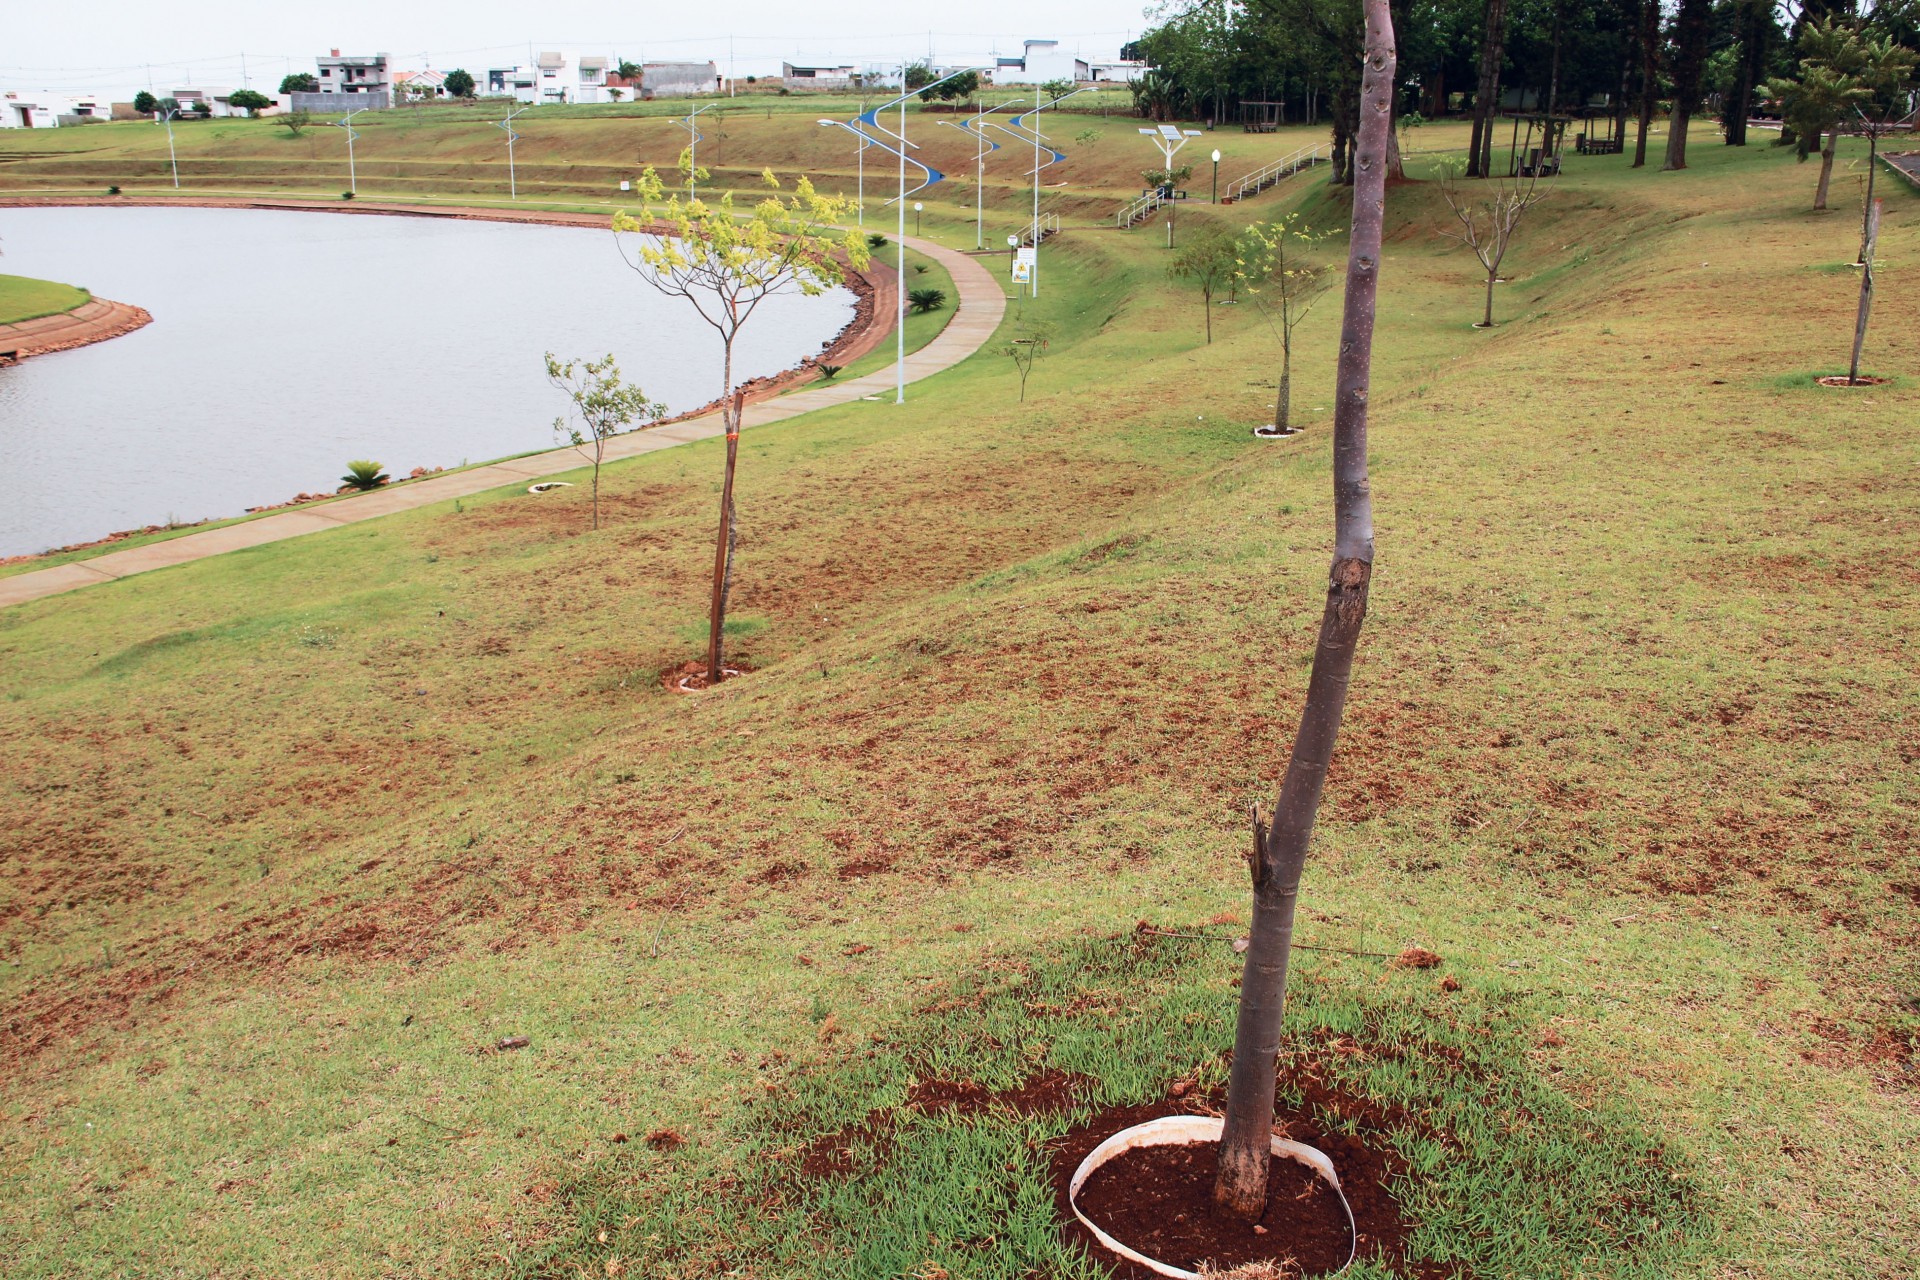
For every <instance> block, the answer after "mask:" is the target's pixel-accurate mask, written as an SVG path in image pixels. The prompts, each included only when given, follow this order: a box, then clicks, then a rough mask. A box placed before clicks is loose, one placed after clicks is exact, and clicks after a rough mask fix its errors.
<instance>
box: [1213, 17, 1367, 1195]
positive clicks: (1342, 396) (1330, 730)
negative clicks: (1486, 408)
mask: <svg viewBox="0 0 1920 1280" xmlns="http://www.w3.org/2000/svg"><path fill="white" fill-rule="evenodd" d="M1364 12H1365V16H1366V46H1365V48H1366V61H1365V64H1364V65H1365V70H1364V71H1363V73H1362V76H1361V82H1360V125H1359V129H1358V131H1357V133H1356V135H1355V138H1354V150H1355V158H1354V184H1353V221H1352V230H1351V232H1350V234H1349V237H1348V244H1347V286H1346V290H1347V291H1346V309H1345V313H1344V315H1343V317H1342V320H1341V327H1340V359H1339V365H1338V372H1337V377H1336V383H1337V386H1336V397H1335V401H1334V410H1333V472H1334V475H1333V502H1334V546H1333V566H1332V570H1331V572H1330V574H1329V575H1328V582H1327V601H1326V608H1325V611H1324V613H1323V614H1322V615H1321V620H1320V642H1319V646H1318V647H1317V648H1316V649H1315V651H1314V657H1313V671H1312V674H1311V675H1310V676H1309V677H1308V680H1307V701H1306V706H1305V708H1304V709H1303V710H1302V712H1301V716H1300V730H1299V733H1298V734H1297V735H1296V736H1295V738H1294V743H1293V754H1292V756H1291V757H1290V758H1289V759H1288V761H1287V770H1286V775H1285V777H1284V779H1283V780H1282V782H1281V784H1280V794H1279V798H1278V800H1277V802H1276V804H1275V807H1274V811H1273V821H1272V823H1271V825H1269V824H1267V823H1263V822H1261V821H1260V818H1259V815H1258V813H1257V811H1256V813H1255V815H1254V819H1253V850H1252V855H1251V857H1250V858H1249V865H1250V868H1251V870H1252V873H1253V926H1252V929H1251V930H1250V932H1249V935H1248V946H1247V956H1246V967H1245V969H1244V971H1243V972H1242V974H1241V980H1240V1017H1239V1025H1238V1028H1237V1030H1236V1032H1235V1035H1234V1048H1233V1077H1232V1081H1231V1083H1230V1084H1229V1086H1228V1090H1227V1111H1226V1119H1225V1124H1224V1127H1223V1129H1222V1132H1221V1135H1220V1164H1219V1169H1218V1172H1217V1173H1216V1175H1215V1179H1214V1189H1213V1195H1214V1199H1215V1200H1216V1201H1217V1202H1218V1203H1219V1204H1220V1205H1222V1206H1223V1207H1224V1208H1226V1209H1227V1210H1229V1211H1231V1212H1233V1213H1235V1214H1238V1215H1239V1216H1241V1217H1243V1218H1246V1219H1249V1220H1251V1219H1254V1218H1258V1217H1259V1216H1260V1214H1261V1212H1262V1211H1263V1210H1264V1209H1265V1208H1266V1202H1267V1165H1268V1162H1269V1159H1270V1155H1269V1152H1270V1149H1271V1143H1272V1136H1273V1087H1274V1076H1275V1073H1276V1071H1277V1070H1278V1061H1279V1056H1280V1029H1281V1021H1282V1016H1283V1014H1284V1012H1285V1005H1286V991H1287V961H1288V957H1289V955H1290V953H1291V950H1292V947H1293V916H1294V906H1295V904H1296V903H1297V902H1298V900H1299V896H1300V876H1301V872H1302V870H1303V869H1304V868H1305V866H1306V860H1307V847H1308V845H1309V843H1310V842H1311V840H1312V838H1313V825H1314V820H1315V818H1316V817H1317V816H1318V814H1319V809H1320V792H1321V789H1322V787H1323V786H1324V785H1325V784H1326V779H1327V765H1328V763H1329V762H1330V761H1331V760H1332V758H1333V746H1334V742H1335V740H1336V739H1337V738H1338V737H1339V734H1340V719H1341V715H1342V713H1343V712H1344V711H1345V709H1346V700H1347V685H1348V681H1349V680H1350V679H1351V677H1352V674H1353V655H1354V650H1355V648H1356V647H1357V646H1358V644H1359V640H1360V626H1361V623H1362V622H1363V621H1365V619H1366V615H1367V588H1368V583H1369V581H1370V580H1371V578H1372V576H1373V502H1372V497H1371V495H1370V493H1369V490H1368V486H1367V391H1368V384H1369V381H1370V377H1371V373H1372V367H1373V319H1374V298H1375V296H1376V294H1377V292H1378V289H1379V284H1380V239H1381V227H1382V222H1383V221H1384V218H1385V214H1386V203H1387V190H1386V187H1387V181H1386V180H1387V144H1388V140H1389V136H1390V134H1391V133H1392V130H1393V81H1394V68H1395V61H1396V59H1395V50H1394V38H1393V19H1392V16H1391V14H1390V12H1389V10H1388V0H1365V9H1364Z"/></svg>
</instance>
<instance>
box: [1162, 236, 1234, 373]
mask: <svg viewBox="0 0 1920 1280" xmlns="http://www.w3.org/2000/svg"><path fill="white" fill-rule="evenodd" d="M1238 259H1239V253H1238V251H1237V248H1236V246H1235V245H1234V243H1233V237H1232V236H1230V235H1228V234H1227V233H1226V232H1224V231H1222V230H1220V228H1218V227H1212V226H1210V227H1208V228H1207V229H1206V230H1204V231H1202V232H1201V233H1200V234H1199V235H1197V236H1195V237H1194V238H1193V239H1192V240H1190V241H1188V243H1187V245H1186V247H1185V248H1183V249H1181V250H1180V252H1179V253H1177V254H1175V255H1174V258H1173V261H1172V262H1169V263H1168V264H1167V278H1168V279H1171V280H1185V281H1188V282H1190V283H1191V284H1193V285H1194V286H1195V287H1197V288H1198V289H1199V290H1200V309H1201V310H1202V311H1203V312H1204V313H1205V314H1206V317H1207V342H1208V343H1209V344H1211V343H1212V342H1213V295H1214V294H1216V293H1218V292H1219V291H1220V289H1221V288H1222V287H1223V286H1225V285H1227V284H1230V283H1232V281H1233V278H1234V272H1235V270H1236V269H1237V265H1238Z"/></svg>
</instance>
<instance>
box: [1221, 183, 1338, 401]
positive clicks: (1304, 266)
mask: <svg viewBox="0 0 1920 1280" xmlns="http://www.w3.org/2000/svg"><path fill="white" fill-rule="evenodd" d="M1325 238H1326V237H1325V236H1323V235H1321V234H1319V233H1318V232H1315V231H1314V230H1312V229H1311V228H1309V227H1308V226H1307V225H1306V223H1305V221H1304V220H1303V219H1302V218H1301V216H1300V215H1299V214H1298V213H1289V214H1287V215H1286V216H1285V217H1283V218H1277V219H1275V220H1274V221H1272V222H1264V223H1255V224H1254V225H1253V226H1250V227H1248V228H1247V230H1246V233H1245V234H1244V235H1242V236H1241V237H1240V243H1239V256H1238V258H1237V259H1236V261H1235V264H1234V278H1235V279H1236V281H1238V283H1239V285H1240V287H1241V288H1243V289H1245V290H1246V292H1247V296H1248V297H1249V298H1251V299H1252V300H1253V304H1254V306H1255V307H1256V308H1258V309H1259V311H1260V315H1261V318H1262V319H1264V320H1265V321H1266V322H1267V327H1268V328H1269V329H1271V330H1272V331H1273V336H1274V337H1275V338H1277V339H1279V341H1280V389H1279V391H1278V392H1277V393H1276V394H1275V396H1274V402H1273V432H1272V434H1274V435H1282V436H1284V435H1291V434H1293V422H1292V415H1293V331H1294V329H1295V328H1296V327H1297V326H1298V325H1299V323H1300V322H1301V321H1302V320H1304V319H1306V316H1307V312H1309V311H1311V310H1313V304H1314V303H1315V302H1318V301H1319V300H1320V296H1321V295H1322V294H1324V293H1325V292H1326V291H1327V290H1328V289H1329V288H1331V287H1332V285H1333V282H1334V280H1335V279H1336V278H1337V274H1336V273H1335V272H1333V271H1332V270H1330V269H1329V268H1328V266H1327V264H1326V263H1324V262H1322V261H1319V260H1318V259H1317V258H1316V257H1315V256H1314V255H1315V250H1316V248H1317V247H1318V246H1319V244H1320V242H1321V241H1322V240H1324V239H1325Z"/></svg>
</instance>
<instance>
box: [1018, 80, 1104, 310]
mask: <svg viewBox="0 0 1920 1280" xmlns="http://www.w3.org/2000/svg"><path fill="white" fill-rule="evenodd" d="M1092 89H1093V86H1092V85H1087V86H1085V87H1083V88H1079V89H1075V90H1073V91H1072V92H1071V93H1063V94H1061V95H1060V96H1059V97H1057V98H1055V99H1054V100H1053V101H1052V102H1051V103H1049V102H1047V101H1046V100H1045V99H1046V96H1047V91H1046V90H1045V89H1042V90H1041V91H1040V92H1039V93H1036V94H1034V95H1033V116H1034V120H1035V121H1036V123H1035V124H1034V125H1033V278H1032V279H1031V280H1029V281H1028V282H1027V290H1028V293H1027V296H1028V297H1032V298H1037V297H1039V296H1040V169H1041V164H1040V126H1039V124H1038V123H1037V121H1038V120H1039V118H1040V113H1041V112H1042V111H1044V110H1046V108H1047V107H1049V106H1054V107H1057V106H1059V105H1060V104H1061V103H1063V102H1065V101H1066V100H1067V99H1068V98H1071V97H1072V96H1073V95H1074V94H1075V93H1088V92H1091V91H1092ZM1015 123H1016V124H1017V123H1019V122H1018V121H1015ZM1055 154H1058V153H1057V152H1056V153H1055Z"/></svg>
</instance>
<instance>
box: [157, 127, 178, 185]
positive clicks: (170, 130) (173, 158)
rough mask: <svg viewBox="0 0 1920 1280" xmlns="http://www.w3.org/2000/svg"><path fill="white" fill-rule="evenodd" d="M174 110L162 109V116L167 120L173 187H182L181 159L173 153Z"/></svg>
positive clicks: (168, 157) (169, 161)
mask: <svg viewBox="0 0 1920 1280" xmlns="http://www.w3.org/2000/svg"><path fill="white" fill-rule="evenodd" d="M174 115H175V113H174V112H172V111H162V112H161V113H160V118H161V119H162V120H164V121H166V122H167V163H168V164H171V165H172V166H173V189H174V190H175V191H178V190H179V189H180V161H179V158H178V157H176V156H175V155H174V154H173V117H174Z"/></svg>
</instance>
